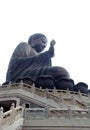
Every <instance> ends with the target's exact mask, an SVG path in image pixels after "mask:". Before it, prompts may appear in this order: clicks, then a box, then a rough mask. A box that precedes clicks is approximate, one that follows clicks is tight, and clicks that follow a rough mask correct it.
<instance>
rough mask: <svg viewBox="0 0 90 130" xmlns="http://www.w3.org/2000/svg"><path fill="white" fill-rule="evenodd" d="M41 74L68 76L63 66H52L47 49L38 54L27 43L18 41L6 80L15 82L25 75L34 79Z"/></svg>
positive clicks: (55, 76) (59, 76)
mask: <svg viewBox="0 0 90 130" xmlns="http://www.w3.org/2000/svg"><path fill="white" fill-rule="evenodd" d="M41 75H50V76H53V77H54V78H57V77H58V78H62V77H69V73H68V72H67V70H66V69H64V68H63V67H57V66H53V67H52V64H51V56H50V52H49V51H46V52H43V53H39V54H38V53H37V52H36V51H35V49H34V48H32V47H31V46H30V45H29V44H28V43H24V42H23V43H20V44H19V45H18V46H17V47H16V49H15V50H14V52H13V54H12V57H11V60H10V62H9V66H8V70H7V75H6V82H9V81H12V82H16V81H17V80H18V79H20V78H27V77H28V78H31V79H32V80H33V81H35V80H36V79H37V78H38V77H39V76H41Z"/></svg>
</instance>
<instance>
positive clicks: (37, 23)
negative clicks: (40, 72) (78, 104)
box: [0, 0, 90, 88]
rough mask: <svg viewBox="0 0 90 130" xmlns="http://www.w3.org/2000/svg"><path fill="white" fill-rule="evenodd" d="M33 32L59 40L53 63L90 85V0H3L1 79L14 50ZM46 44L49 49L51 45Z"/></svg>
mask: <svg viewBox="0 0 90 130" xmlns="http://www.w3.org/2000/svg"><path fill="white" fill-rule="evenodd" d="M33 33H43V34H45V35H46V36H47V38H48V47H49V43H50V41H51V40H52V39H55V40H56V45H55V57H54V58H53V59H52V63H53V66H54V65H57V66H62V67H65V68H66V69H67V70H68V71H69V73H70V75H71V78H72V79H73V80H74V81H75V84H76V83H78V82H81V81H82V82H86V83H87V84H88V85H89V88H90V61H89V56H90V47H89V44H90V0H0V46H1V48H0V83H1V84H2V83H3V82H5V77H6V71H7V67H8V63H9V60H10V57H11V55H12V52H13V51H14V49H15V47H16V46H17V45H18V44H19V43H20V42H27V40H28V38H29V36H30V35H32V34H33ZM48 47H47V49H48Z"/></svg>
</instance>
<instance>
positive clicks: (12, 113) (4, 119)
mask: <svg viewBox="0 0 90 130" xmlns="http://www.w3.org/2000/svg"><path fill="white" fill-rule="evenodd" d="M21 117H23V107H21V106H18V107H17V108H15V107H14V103H12V105H11V108H10V110H9V111H7V112H3V107H1V108H0V128H6V127H8V126H10V125H12V124H13V123H14V122H15V121H17V120H18V119H19V118H21Z"/></svg>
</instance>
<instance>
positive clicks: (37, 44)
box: [31, 37, 47, 53]
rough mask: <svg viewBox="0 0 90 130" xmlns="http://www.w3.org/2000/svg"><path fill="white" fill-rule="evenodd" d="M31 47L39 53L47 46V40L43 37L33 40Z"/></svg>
mask: <svg viewBox="0 0 90 130" xmlns="http://www.w3.org/2000/svg"><path fill="white" fill-rule="evenodd" d="M31 46H32V47H33V48H34V49H35V50H36V51H37V52H38V53H39V52H41V51H43V50H44V48H45V47H46V46H47V39H46V38H44V37H40V38H38V39H36V40H33V43H31Z"/></svg>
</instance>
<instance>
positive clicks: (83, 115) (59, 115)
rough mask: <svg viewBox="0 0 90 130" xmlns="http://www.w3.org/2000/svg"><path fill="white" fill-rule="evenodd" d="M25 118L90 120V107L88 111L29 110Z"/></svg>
mask: <svg viewBox="0 0 90 130" xmlns="http://www.w3.org/2000/svg"><path fill="white" fill-rule="evenodd" d="M24 117H25V118H26V119H29V120H32V119H33V120H36V119H41V120H42V119H45V118H48V119H69V120H70V119H90V107H88V109H86V110H83V109H72V108H71V107H70V106H68V107H67V108H62V109H54V108H52V109H51V108H50V109H49V108H48V107H46V108H28V109H25V114H24Z"/></svg>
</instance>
